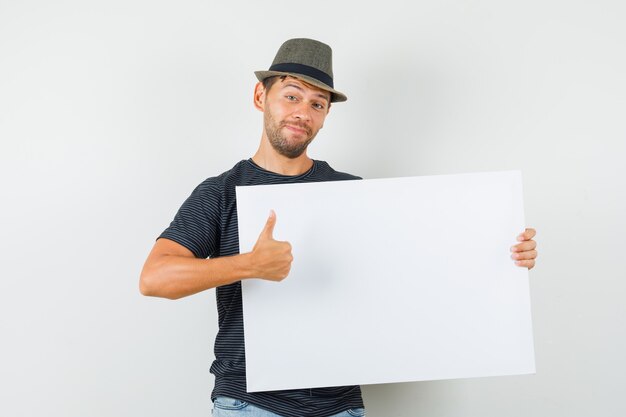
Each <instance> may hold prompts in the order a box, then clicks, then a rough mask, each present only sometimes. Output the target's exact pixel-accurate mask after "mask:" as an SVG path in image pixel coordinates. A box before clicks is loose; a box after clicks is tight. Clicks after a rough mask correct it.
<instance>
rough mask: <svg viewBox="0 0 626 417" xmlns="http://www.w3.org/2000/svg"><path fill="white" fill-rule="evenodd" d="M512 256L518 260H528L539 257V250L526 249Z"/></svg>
mask: <svg viewBox="0 0 626 417" xmlns="http://www.w3.org/2000/svg"><path fill="white" fill-rule="evenodd" d="M511 258H513V259H515V260H518V261H523V260H528V259H536V258H537V251H536V250H529V251H525V252H517V253H514V254H513V255H511Z"/></svg>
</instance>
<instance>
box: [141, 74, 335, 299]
mask: <svg viewBox="0 0 626 417" xmlns="http://www.w3.org/2000/svg"><path fill="white" fill-rule="evenodd" d="M253 99H254V106H255V107H256V108H257V109H258V110H260V111H262V112H263V114H264V126H263V132H262V134H261V143H260V145H259V149H258V150H257V152H256V153H255V155H254V157H253V160H254V162H255V163H256V164H258V165H259V166H261V167H263V168H264V169H267V170H269V171H273V172H276V173H280V174H283V175H298V174H302V173H304V172H306V171H308V170H309V168H310V167H311V165H312V164H313V161H312V160H311V159H310V158H309V157H308V156H307V154H306V149H305V151H304V152H302V153H301V154H300V155H299V156H297V157H294V158H290V157H288V156H285V155H283V154H281V153H280V152H279V151H278V150H276V149H275V148H274V147H273V146H272V144H271V141H270V139H269V137H268V133H269V134H272V135H275V136H280V138H281V140H283V141H284V142H285V144H286V146H296V147H297V145H298V144H300V143H304V142H310V140H312V139H313V138H314V137H315V135H316V134H317V132H318V131H319V130H320V129H321V128H322V127H323V125H324V120H325V118H326V115H327V114H328V111H329V109H330V93H328V92H327V91H324V90H320V89H318V88H315V87H313V86H311V85H309V84H306V83H304V82H301V81H299V80H297V79H295V78H287V79H285V80H281V81H279V82H277V83H276V84H274V86H272V88H270V90H269V91H266V90H265V88H263V85H262V84H261V83H258V84H257V85H256V86H255V89H254V97H253ZM275 224H276V214H275V213H274V212H273V211H272V212H271V213H270V215H269V218H268V219H267V223H266V225H265V227H264V228H263V231H261V234H260V235H259V238H258V240H257V242H256V244H255V245H254V247H253V249H252V251H251V252H248V253H243V254H239V255H233V256H225V257H219V258H212V259H197V258H196V257H195V256H194V255H193V253H192V252H191V251H190V250H189V249H187V248H185V247H184V246H182V245H180V244H179V243H176V242H174V241H173V240H170V239H165V238H162V239H158V240H157V241H156V243H155V244H154V247H153V248H152V251H151V252H150V254H149V255H148V258H147V259H146V262H145V264H144V267H143V270H142V272H141V276H140V279H139V288H140V291H141V293H142V294H144V295H149V296H155V297H164V298H169V299H178V298H182V297H186V296H189V295H192V294H195V293H198V292H201V291H204V290H207V289H209V288H214V287H218V286H222V285H227V284H231V283H233V282H236V281H240V280H242V279H249V278H261V279H266V280H272V281H281V280H283V279H284V278H286V277H287V275H288V274H289V270H290V269H291V262H292V261H293V255H292V253H291V244H290V243H289V242H284V241H277V240H275V239H274V238H273V236H272V232H273V229H274V225H275Z"/></svg>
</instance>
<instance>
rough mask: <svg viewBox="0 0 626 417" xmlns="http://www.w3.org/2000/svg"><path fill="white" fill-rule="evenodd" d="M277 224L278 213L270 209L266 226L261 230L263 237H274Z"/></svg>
mask: <svg viewBox="0 0 626 417" xmlns="http://www.w3.org/2000/svg"><path fill="white" fill-rule="evenodd" d="M275 225H276V213H274V210H270V216H269V217H268V218H267V222H266V223H265V227H264V228H263V231H262V232H261V236H260V237H262V238H265V239H274V236H273V234H274V226H275Z"/></svg>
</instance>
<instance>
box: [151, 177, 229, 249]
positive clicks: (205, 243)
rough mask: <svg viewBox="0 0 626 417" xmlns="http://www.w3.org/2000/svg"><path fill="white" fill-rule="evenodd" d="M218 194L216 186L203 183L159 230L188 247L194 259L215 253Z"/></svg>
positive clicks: (219, 199)
mask: <svg viewBox="0 0 626 417" xmlns="http://www.w3.org/2000/svg"><path fill="white" fill-rule="evenodd" d="M220 204H221V198H220V193H219V191H218V189H217V187H216V186H215V185H211V184H207V183H206V182H205V183H202V184H200V185H199V186H198V187H196V189H195V190H193V192H192V193H191V195H190V196H189V197H188V198H187V200H185V202H184V203H183V205H182V206H181V207H180V209H178V212H177V213H176V216H175V217H174V220H173V221H172V223H171V224H170V226H169V227H168V228H167V229H165V231H163V233H161V235H160V236H159V239H160V238H167V239H170V240H173V241H174V242H176V243H178V244H181V245H183V246H184V247H186V248H187V249H189V250H190V251H191V252H193V254H194V255H195V256H196V257H197V258H203V259H204V258H208V257H211V256H213V255H214V254H215V252H216V249H217V247H218V242H219V236H220V220H219V219H220V212H221V210H220Z"/></svg>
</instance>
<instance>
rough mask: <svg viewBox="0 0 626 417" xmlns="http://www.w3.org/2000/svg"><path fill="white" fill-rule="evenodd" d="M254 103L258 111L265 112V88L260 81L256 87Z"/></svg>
mask: <svg viewBox="0 0 626 417" xmlns="http://www.w3.org/2000/svg"><path fill="white" fill-rule="evenodd" d="M253 103H254V107H255V108H256V109H257V110H258V111H261V112H263V111H265V88H264V87H263V83H261V82H260V81H259V82H258V83H256V85H255V86H254V97H253Z"/></svg>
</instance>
